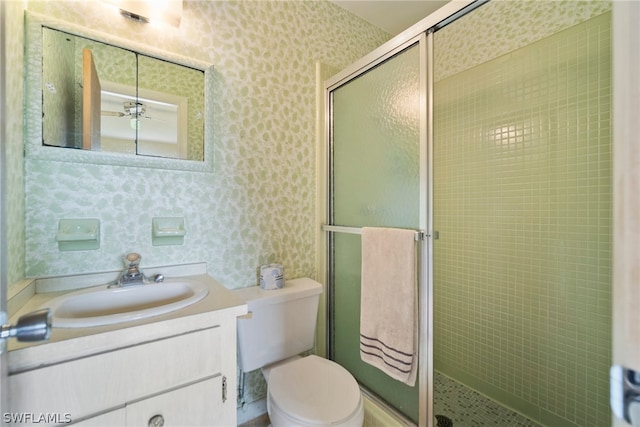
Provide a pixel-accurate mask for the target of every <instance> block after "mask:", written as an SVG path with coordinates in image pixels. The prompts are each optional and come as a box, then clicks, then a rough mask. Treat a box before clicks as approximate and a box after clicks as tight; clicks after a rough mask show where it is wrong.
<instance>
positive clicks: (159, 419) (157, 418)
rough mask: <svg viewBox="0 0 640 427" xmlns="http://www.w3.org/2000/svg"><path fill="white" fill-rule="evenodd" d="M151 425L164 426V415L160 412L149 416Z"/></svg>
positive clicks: (155, 426)
mask: <svg viewBox="0 0 640 427" xmlns="http://www.w3.org/2000/svg"><path fill="white" fill-rule="evenodd" d="M148 426H149V427H162V426H164V417H163V416H162V415H160V414H158V415H154V416H153V417H151V418H149V424H148Z"/></svg>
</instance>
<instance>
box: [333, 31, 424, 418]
mask: <svg viewBox="0 0 640 427" xmlns="http://www.w3.org/2000/svg"><path fill="white" fill-rule="evenodd" d="M420 100H421V97H420V52H419V45H418V43H416V44H414V45H412V46H409V47H408V48H406V49H404V50H403V51H401V52H399V53H397V54H396V55H394V56H392V57H391V58H389V59H387V60H386V61H384V62H383V63H381V64H379V65H377V66H376V67H375V68H372V69H370V70H369V71H367V72H366V73H364V74H361V75H360V76H358V77H356V78H355V79H352V80H349V81H348V82H347V83H345V84H343V85H341V86H339V87H338V88H336V89H334V90H332V91H331V124H332V128H331V136H332V138H331V149H332V158H331V166H330V170H331V187H330V203H331V208H330V209H331V212H330V217H331V224H334V225H341V226H349V227H358V228H359V227H363V226H381V227H398V228H415V229H417V228H418V227H419V211H420V209H419V201H420V197H419V191H420V185H419V175H420V173H419V169H420V164H419V158H420V156H419V151H420ZM331 243H332V244H331V250H330V259H329V265H330V271H329V277H330V286H331V290H330V292H331V303H330V315H329V318H330V328H331V333H330V336H331V341H330V353H331V354H330V356H331V358H332V359H333V360H335V361H336V362H338V363H339V364H341V365H342V366H344V367H345V368H346V369H347V370H349V372H351V373H352V374H353V375H354V376H355V378H356V379H357V380H358V381H359V382H360V383H361V384H362V385H363V386H364V387H365V388H367V389H369V390H370V391H371V392H372V393H373V394H375V395H377V396H378V397H380V398H381V399H382V400H384V401H385V402H386V403H387V404H389V405H390V406H392V407H394V408H395V409H396V410H398V411H399V412H401V413H402V414H404V415H405V416H406V417H408V418H410V419H412V420H413V421H414V422H417V421H418V389H419V388H418V384H416V385H415V386H414V387H409V386H407V385H405V384H403V383H400V382H398V381H396V380H394V379H392V378H390V377H388V376H387V375H386V374H384V373H383V372H382V371H379V370H378V369H377V368H375V367H372V366H370V365H368V364H365V363H364V362H362V361H361V360H360V352H359V333H360V331H359V328H360V256H361V253H360V252H361V251H360V249H361V248H360V236H359V235H354V234H344V233H332V239H331Z"/></svg>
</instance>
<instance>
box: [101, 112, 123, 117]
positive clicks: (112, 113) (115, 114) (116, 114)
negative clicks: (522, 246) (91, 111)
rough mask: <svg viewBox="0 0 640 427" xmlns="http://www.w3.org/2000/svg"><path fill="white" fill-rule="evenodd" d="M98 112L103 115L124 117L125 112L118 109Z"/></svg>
mask: <svg viewBox="0 0 640 427" xmlns="http://www.w3.org/2000/svg"><path fill="white" fill-rule="evenodd" d="M100 114H101V115H103V116H111V117H124V116H126V114H125V113H121V112H119V111H100Z"/></svg>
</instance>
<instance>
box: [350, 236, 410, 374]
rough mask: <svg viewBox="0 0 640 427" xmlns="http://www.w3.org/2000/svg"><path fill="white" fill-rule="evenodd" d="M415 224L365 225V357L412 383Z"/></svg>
mask: <svg viewBox="0 0 640 427" xmlns="http://www.w3.org/2000/svg"><path fill="white" fill-rule="evenodd" d="M417 296H418V291H417V272H416V242H415V231H414V230H403V229H397V228H370V227H364V228H363V229H362V276H361V290H360V298H361V307H360V358H361V359H362V360H363V361H364V362H366V363H369V364H370V365H373V366H375V367H377V368H378V369H380V370H382V371H383V372H385V373H386V374H387V375H389V376H390V377H392V378H394V379H396V380H398V381H401V382H403V383H405V384H408V385H410V386H413V385H414V384H415V380H416V372H417V365H418V358H417V352H418V333H417V332H418V316H417V313H418V303H417Z"/></svg>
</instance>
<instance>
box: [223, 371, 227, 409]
mask: <svg viewBox="0 0 640 427" xmlns="http://www.w3.org/2000/svg"><path fill="white" fill-rule="evenodd" d="M226 401H227V377H226V376H224V377H222V403H224V402H226Z"/></svg>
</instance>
